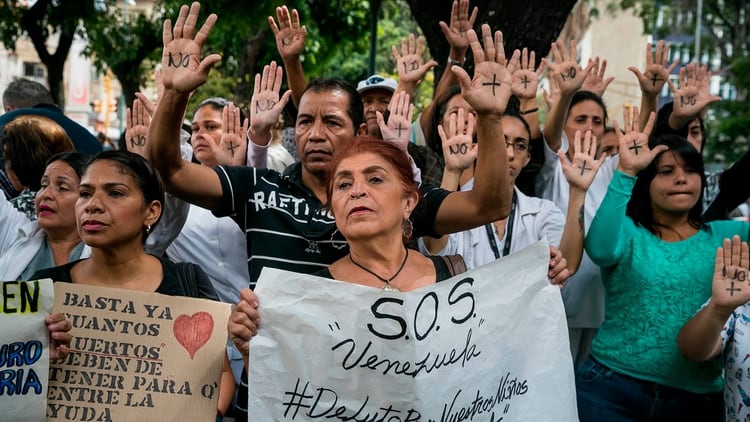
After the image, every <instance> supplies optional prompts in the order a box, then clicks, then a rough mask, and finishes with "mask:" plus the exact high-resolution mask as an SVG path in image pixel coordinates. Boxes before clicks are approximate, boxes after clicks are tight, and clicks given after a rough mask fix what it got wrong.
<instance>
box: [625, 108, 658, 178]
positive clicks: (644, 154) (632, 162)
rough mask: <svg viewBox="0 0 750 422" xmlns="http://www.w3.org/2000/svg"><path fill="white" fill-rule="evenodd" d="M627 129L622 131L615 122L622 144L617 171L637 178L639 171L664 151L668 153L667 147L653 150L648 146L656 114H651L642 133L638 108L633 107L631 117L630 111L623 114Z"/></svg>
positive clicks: (656, 147)
mask: <svg viewBox="0 0 750 422" xmlns="http://www.w3.org/2000/svg"><path fill="white" fill-rule="evenodd" d="M622 114H623V121H624V122H625V123H624V125H625V127H624V128H623V130H622V131H621V130H620V128H619V126H618V124H617V120H615V121H614V126H615V132H616V133H617V139H618V141H619V144H620V152H619V154H620V162H619V164H618V166H617V169H618V170H620V171H621V172H623V173H625V174H629V175H631V176H635V175H636V174H638V172H639V171H641V170H643V169H644V168H646V167H647V166H648V165H649V163H651V161H653V159H654V157H656V156H657V155H658V154H659V153H661V152H662V151H666V150H667V149H668V147H667V146H666V145H657V146H655V147H654V148H653V149H651V148H649V146H648V137H649V135H651V130H652V129H653V128H654V120H656V113H654V112H651V114H650V115H649V118H648V122H647V123H646V126H645V127H644V129H643V132H641V131H640V129H639V128H640V118H639V117H638V107H633V111H632V113H631V115H632V117H631V116H628V110H627V109H625V110H623V112H622Z"/></svg>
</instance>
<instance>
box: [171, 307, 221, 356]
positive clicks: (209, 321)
mask: <svg viewBox="0 0 750 422" xmlns="http://www.w3.org/2000/svg"><path fill="white" fill-rule="evenodd" d="M172 331H173V332H174V337H175V338H176V339H177V342H178V343H180V344H181V345H182V347H184V348H185V350H187V352H188V353H189V354H190V359H193V356H195V352H197V351H198V350H200V348H201V347H203V346H204V345H205V344H206V343H208V340H209V339H210V338H211V334H212V333H213V331H214V318H213V317H212V316H211V314H209V313H208V312H196V313H194V314H193V315H192V316H188V315H180V316H178V317H177V319H175V320H174V325H173V326H172Z"/></svg>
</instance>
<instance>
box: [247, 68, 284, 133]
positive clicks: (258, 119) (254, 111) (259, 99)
mask: <svg viewBox="0 0 750 422" xmlns="http://www.w3.org/2000/svg"><path fill="white" fill-rule="evenodd" d="M283 73H284V72H283V70H282V69H281V67H279V66H277V65H276V62H271V63H270V64H267V65H265V66H263V74H262V75H261V74H260V73H256V74H255V84H254V85H253V96H252V98H251V99H250V128H251V133H252V135H253V141H254V142H255V143H256V144H258V145H266V144H268V142H270V141H271V128H272V127H273V125H275V124H276V122H278V120H279V116H280V115H281V113H282V111H283V110H284V106H286V103H287V101H289V97H290V96H291V94H292V92H291V91H289V90H287V91H286V92H285V93H284V94H283V95H281V97H279V91H280V90H281V82H282V81H283V80H284V78H283Z"/></svg>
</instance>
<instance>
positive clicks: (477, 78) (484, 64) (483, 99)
mask: <svg viewBox="0 0 750 422" xmlns="http://www.w3.org/2000/svg"><path fill="white" fill-rule="evenodd" d="M468 38H469V45H470V46H471V51H472V53H473V54H474V79H471V78H469V74H468V73H466V71H465V70H464V69H463V68H461V67H459V66H453V67H451V71H453V73H455V75H456V77H457V78H458V82H459V84H460V85H461V96H462V97H463V98H464V99H465V100H466V101H467V102H468V103H469V105H470V106H471V107H472V108H473V109H474V110H475V111H476V113H477V115H478V116H479V115H501V114H503V113H504V112H505V108H506V107H507V105H508V99H509V98H510V95H511V84H512V82H513V72H514V71H515V70H516V68H517V67H518V65H519V59H520V56H521V52H520V51H518V50H516V51H514V52H513V56H512V57H511V59H510V61H507V60H506V59H505V49H504V47H503V34H502V32H500V31H496V32H495V36H494V39H493V37H492V32H491V31H490V26H489V25H486V24H485V25H482V41H483V42H482V43H480V42H479V39H478V38H477V34H476V32H474V30H473V29H472V30H469V33H468ZM482 44H484V47H483V46H482Z"/></svg>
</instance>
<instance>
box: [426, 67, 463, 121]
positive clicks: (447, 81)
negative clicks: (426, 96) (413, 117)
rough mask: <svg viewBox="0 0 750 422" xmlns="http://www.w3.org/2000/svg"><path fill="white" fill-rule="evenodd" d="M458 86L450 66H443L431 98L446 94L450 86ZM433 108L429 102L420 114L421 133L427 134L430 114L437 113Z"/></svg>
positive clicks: (433, 104) (432, 103)
mask: <svg viewBox="0 0 750 422" xmlns="http://www.w3.org/2000/svg"><path fill="white" fill-rule="evenodd" d="M453 85H458V78H456V75H455V74H454V73H453V71H452V70H451V66H450V65H447V66H445V69H444V70H443V74H442V75H441V76H440V80H439V81H438V84H437V86H436V87H435V93H434V94H433V95H432V98H433V99H435V98H438V97H440V96H441V95H443V94H444V93H445V92H447V91H448V90H449V89H450V88H451V86H453ZM434 108H435V103H434V102H430V104H429V105H428V106H427V107H425V109H424V111H422V114H421V115H420V117H419V124H420V125H422V132H424V133H428V132H429V127H430V117H431V116H432V113H437V112H438V110H433V109H434Z"/></svg>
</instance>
